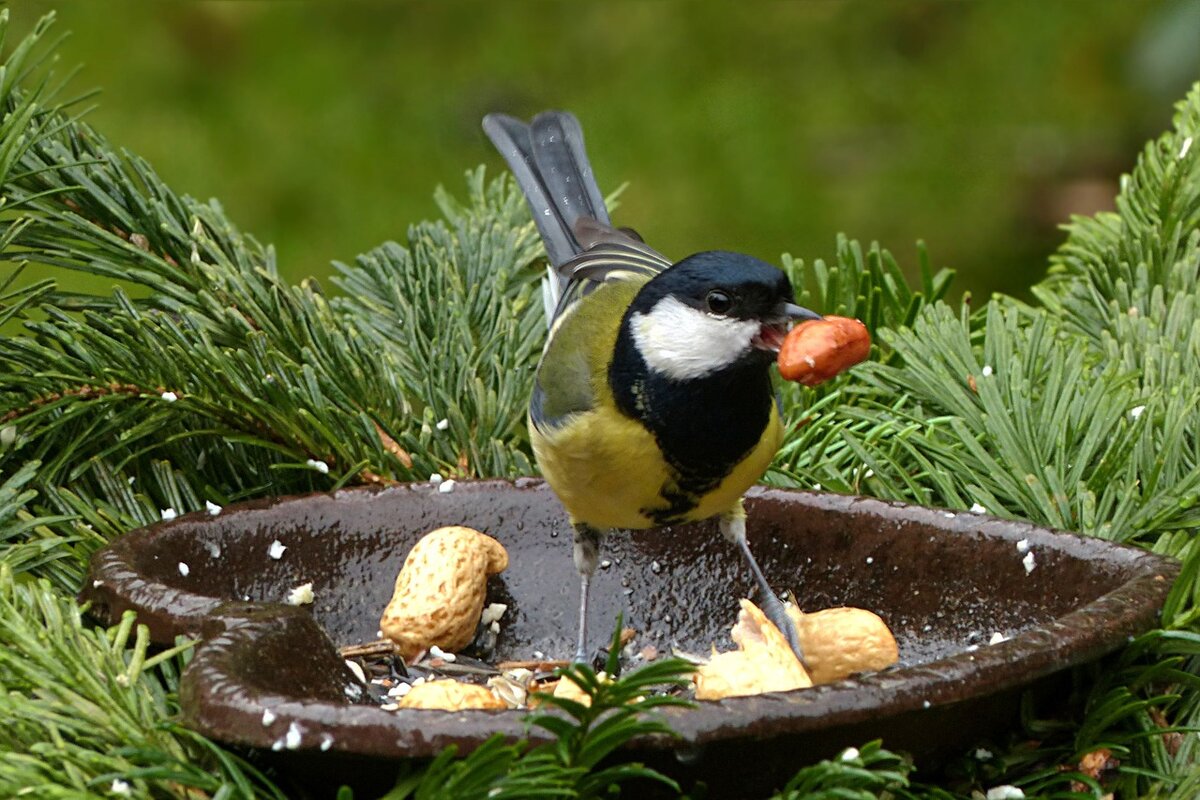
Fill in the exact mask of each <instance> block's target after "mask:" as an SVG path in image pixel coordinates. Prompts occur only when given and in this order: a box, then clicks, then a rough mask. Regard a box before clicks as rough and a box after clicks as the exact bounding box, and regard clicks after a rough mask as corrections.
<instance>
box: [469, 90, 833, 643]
mask: <svg viewBox="0 0 1200 800" xmlns="http://www.w3.org/2000/svg"><path fill="white" fill-rule="evenodd" d="M483 129H484V131H485V132H486V133H487V135H488V137H489V138H490V139H491V140H492V143H493V144H494V145H495V146H496V148H497V149H498V150H499V151H500V153H501V155H503V156H504V159H505V161H507V162H508V165H509V167H510V169H511V170H512V172H513V175H514V176H515V177H516V179H517V183H518V185H519V186H520V188H521V191H522V192H523V193H524V195H525V199H526V201H528V204H529V208H530V210H531V211H532V212H533V219H534V221H535V223H536V224H537V228H538V231H539V233H540V234H541V237H542V241H543V242H544V244H545V247H546V253H547V256H548V258H549V261H550V269H549V270H548V272H549V274H548V277H547V280H546V282H545V284H544V285H543V289H544V296H543V300H544V301H545V304H546V309H547V320H548V323H549V327H550V331H549V335H548V337H547V341H546V346H545V350H544V351H543V353H542V357H541V361H540V362H539V364H538V368H537V373H536V377H535V380H534V386H533V394H532V398H531V400H530V403H529V433H530V438H531V440H532V444H533V452H534V455H535V456H536V458H537V463H538V466H539V467H540V468H541V471H542V474H543V475H544V476H545V478H546V481H547V482H548V483H549V484H550V487H551V488H552V489H553V490H554V492H555V494H556V495H557V496H558V498H559V500H561V501H562V504H563V506H564V507H565V508H566V510H567V513H568V515H569V516H570V520H571V524H572V527H573V530H574V559H575V566H576V569H577V570H578V571H579V575H580V601H579V637H578V641H577V645H578V646H577V648H576V655H575V657H576V660H579V661H582V660H584V659H585V655H586V652H587V650H586V646H587V598H588V586H589V583H590V581H591V577H592V575H593V574H594V572H595V570H596V566H597V562H598V560H599V553H600V543H601V539H602V537H603V535H604V533H605V532H606V531H608V530H611V529H644V528H652V527H656V526H660V525H672V524H675V523H681V522H691V521H695V520H702V519H708V518H709V517H713V516H716V517H717V518H718V519H719V527H720V530H721V532H722V533H723V534H724V535H725V537H726V538H728V539H729V540H730V541H731V542H732V543H734V544H735V545H736V546H737V547H738V548H739V550H740V551H741V553H742V554H743V555H744V556H745V558H746V561H747V562H748V565H749V567H750V570H751V572H752V573H753V576H754V579H755V581H756V583H757V584H758V586H759V590H760V591H761V592H762V595H763V603H762V605H763V608H764V611H765V612H766V613H767V615H768V616H769V617H770V618H771V620H772V621H773V622H774V623H775V624H776V625H777V626H778V627H779V629H780V630H781V631H782V632H783V633H784V634H785V636H787V638H788V641H789V643H790V644H791V646H792V649H793V650H795V651H796V655H797V656H798V657H800V658H801V660H803V654H802V653H801V650H800V645H799V641H798V637H797V634H796V630H795V627H794V625H793V623H792V622H791V619H790V618H789V617H788V616H787V614H786V613H785V611H784V607H783V604H782V602H781V601H780V600H779V598H778V597H777V596H776V595H775V593H774V592H773V591H772V590H771V588H770V586H769V585H768V584H767V581H766V578H765V577H764V576H763V574H762V571H761V570H760V569H759V567H758V564H757V563H756V562H755V560H754V556H753V555H751V553H750V548H749V547H748V546H747V544H746V514H745V511H744V509H743V506H742V495H743V493H745V491H746V490H747V489H749V488H750V487H751V486H752V485H754V483H755V482H757V481H758V479H759V478H761V477H762V475H763V473H764V472H765V471H766V469H767V467H768V465H769V464H770V463H771V459H772V458H773V457H774V456H775V451H776V450H777V449H778V448H779V444H780V441H781V439H782V437H783V431H782V426H781V424H780V421H779V410H778V407H777V400H776V395H775V392H774V390H773V388H772V384H771V375H770V367H771V363H772V362H773V361H774V360H775V357H776V353H777V352H778V350H779V346H780V344H781V343H782V342H783V339H784V337H785V336H786V334H787V332H788V329H789V326H790V324H791V321H792V320H796V319H819V318H820V315H819V314H816V313H814V312H812V311H809V310H808V309H805V308H801V307H799V306H797V305H796V304H795V302H794V295H793V292H792V286H791V283H790V282H789V281H788V278H787V276H786V275H785V274H784V273H783V272H782V271H781V270H779V269H777V268H776V267H774V266H772V265H770V264H767V263H765V262H763V261H759V260H758V259H756V258H752V257H751V256H748V255H742V254H740V253H730V252H724V251H710V252H703V253H697V254H695V255H692V256H689V257H687V258H685V259H683V260H682V261H679V262H678V263H672V262H671V260H670V259H668V258H666V257H664V256H663V255H661V254H660V253H658V252H657V251H655V250H653V249H652V248H650V247H649V246H647V245H646V244H645V243H644V242H643V241H642V239H641V237H640V236H638V235H637V233H636V232H634V231H632V230H631V229H628V228H620V229H618V228H614V227H613V226H612V223H611V222H610V220H609V216H608V212H607V210H606V208H605V205H604V197H603V195H601V193H600V189H599V187H598V186H597V185H596V181H595V179H594V178H593V176H592V169H591V165H590V164H589V163H588V158H587V154H586V153H585V151H584V147H583V133H582V131H581V129H580V127H579V122H578V120H576V119H575V117H574V116H573V115H571V114H569V113H565V112H561V111H547V112H545V113H542V114H539V115H538V116H536V117H535V118H534V119H533V122H532V123H531V124H528V125H527V124H525V123H524V122H521V121H520V120H517V119H514V118H513V117H510V116H506V115H503V114H489V115H488V116H486V117H485V118H484V120H483Z"/></svg>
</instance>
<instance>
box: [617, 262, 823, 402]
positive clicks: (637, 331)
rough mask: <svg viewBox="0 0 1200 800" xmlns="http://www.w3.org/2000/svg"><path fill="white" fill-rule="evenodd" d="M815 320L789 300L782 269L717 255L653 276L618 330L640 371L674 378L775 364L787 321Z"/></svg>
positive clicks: (790, 295)
mask: <svg viewBox="0 0 1200 800" xmlns="http://www.w3.org/2000/svg"><path fill="white" fill-rule="evenodd" d="M818 316H819V315H817V314H815V313H813V312H812V311H809V310H807V309H803V308H800V307H799V306H797V305H796V304H795V302H794V295H793V293H792V284H791V282H790V281H789V280H788V278H787V275H785V274H784V273H783V271H782V270H780V269H778V268H776V267H773V266H771V265H770V264H768V263H766V262H764V261H759V260H758V259H757V258H753V257H751V256H747V255H742V254H741V253H728V252H724V251H720V250H714V251H709V252H705V253H697V254H696V255H694V256H690V257H688V258H685V259H684V260H682V261H680V262H679V263H678V264H675V265H674V266H672V267H671V268H670V269H667V270H665V271H664V272H662V273H661V274H659V275H657V276H656V277H655V278H653V279H652V280H651V281H650V282H649V283H647V284H646V285H645V286H644V287H643V288H642V290H641V291H640V292H639V293H638V295H637V297H635V298H634V300H633V302H632V303H631V304H630V306H629V310H628V312H626V315H625V320H624V322H623V326H624V327H625V328H626V329H627V330H626V333H627V334H628V335H630V336H631V337H632V341H633V344H634V346H635V347H636V349H637V351H638V352H639V354H640V355H641V357H642V359H643V360H644V361H645V362H646V365H647V366H648V367H649V368H650V369H651V370H652V371H655V372H658V373H661V374H663V375H665V376H666V377H669V378H671V379H673V380H680V381H682V380H691V379H695V378H700V377H703V376H705V375H709V374H712V373H714V372H718V371H721V370H723V369H725V368H727V367H731V366H734V365H737V364H744V363H756V362H757V363H762V364H764V365H765V364H768V363H770V362H771V361H773V360H774V358H775V354H776V352H778V350H779V346H780V345H781V344H782V343H783V338H784V336H786V335H787V330H788V325H789V323H790V321H791V320H793V319H816V318H818Z"/></svg>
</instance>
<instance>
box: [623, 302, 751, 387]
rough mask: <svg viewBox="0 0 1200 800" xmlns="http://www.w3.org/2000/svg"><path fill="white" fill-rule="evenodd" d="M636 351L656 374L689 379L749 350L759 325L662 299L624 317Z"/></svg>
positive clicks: (706, 373)
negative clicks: (647, 311) (645, 310)
mask: <svg viewBox="0 0 1200 800" xmlns="http://www.w3.org/2000/svg"><path fill="white" fill-rule="evenodd" d="M629 324H630V330H631V332H632V333H633V341H634V344H636V345H637V349H638V352H639V353H641V355H642V358H644V359H645V360H646V364H647V366H649V367H650V369H652V370H654V371H655V372H658V373H661V374H663V375H666V376H667V377H668V378H671V379H672V380H677V381H686V380H692V379H694V378H700V377H703V376H705V375H708V374H710V373H712V372H716V371H717V370H720V369H723V368H725V367H728V366H729V365H730V364H732V363H734V362H735V361H737V360H738V359H739V358H741V357H742V356H743V355H744V354H745V353H746V351H747V350H749V349H750V348H751V346H752V345H751V341H752V340H753V339H754V335H755V334H756V333H758V330H759V328H760V324H759V323H758V322H755V321H753V320H744V319H732V318H730V317H718V316H716V315H714V314H708V313H705V312H704V311H701V310H699V309H696V308H692V307H691V306H689V305H686V304H684V303H682V302H680V301H679V300H676V299H675V298H673V297H665V298H663V299H662V300H659V301H658V303H656V304H655V306H654V308H652V309H650V313H648V314H634V315H633V316H632V317H630V318H629Z"/></svg>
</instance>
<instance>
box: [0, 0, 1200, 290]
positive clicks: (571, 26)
mask: <svg viewBox="0 0 1200 800" xmlns="http://www.w3.org/2000/svg"><path fill="white" fill-rule="evenodd" d="M11 9H12V13H13V16H14V20H15V26H14V27H15V30H14V31H13V33H14V34H20V33H22V32H24V31H25V30H26V29H28V28H29V27H30V26H31V25H32V24H33V22H34V21H35V19H36V18H37V17H38V16H40V15H41V14H42V13H45V12H46V11H48V10H51V9H57V11H58V14H59V23H58V25H56V30H58V31H60V32H63V31H71V32H72V34H73V35H72V36H71V38H70V39H68V40H67V41H66V43H65V44H64V46H63V47H62V48H61V62H62V67H61V69H60V72H62V71H65V70H66V69H67V68H68V67H71V66H74V65H75V64H77V63H81V64H83V66H84V70H83V72H82V74H81V76H80V77H78V78H76V79H75V81H74V83H73V86H74V87H75V88H76V89H78V90H83V89H86V88H90V87H93V86H98V87H101V88H102V89H103V90H104V91H103V94H102V95H101V96H100V99H99V102H100V106H99V108H98V109H97V110H96V111H95V112H93V113H92V115H91V117H90V119H91V121H92V123H93V124H94V125H95V126H97V127H98V128H99V129H100V130H101V131H102V132H103V133H105V134H106V135H107V136H108V137H109V139H110V140H111V141H112V142H114V143H115V144H118V145H122V146H125V147H128V148H129V149H130V150H132V151H133V152H136V153H139V154H141V155H143V156H145V157H146V158H148V159H149V160H150V162H151V163H152V164H154V165H155V166H156V167H157V169H158V170H159V171H160V173H161V174H162V175H163V176H164V178H165V179H166V180H167V181H168V183H169V184H171V185H172V186H173V187H175V188H176V189H177V190H179V191H183V192H186V193H188V194H192V195H194V196H198V197H201V198H208V197H216V198H219V199H220V200H221V201H222V203H223V204H224V205H225V207H226V209H227V211H228V212H229V214H230V216H231V218H232V219H233V220H234V221H235V222H237V223H238V224H239V225H240V226H241V227H242V228H243V229H244V230H246V231H248V232H250V233H253V234H254V235H256V236H257V237H258V238H259V239H261V240H263V241H266V242H272V243H274V244H275V245H276V247H277V249H278V251H279V254H280V263H281V265H282V267H283V269H284V270H285V271H286V273H287V274H288V276H289V277H291V278H293V279H295V280H299V279H300V278H302V277H304V276H307V275H316V276H318V277H320V276H323V275H326V274H328V273H329V271H330V268H329V262H330V261H331V260H332V259H339V260H347V259H351V258H353V256H354V255H355V254H357V253H359V252H361V251H364V250H366V249H369V248H371V247H373V246H374V245H376V244H378V243H379V242H382V241H384V240H386V239H392V238H402V237H403V235H404V232H405V228H406V226H407V225H408V224H409V223H411V222H415V221H417V220H420V219H423V218H426V217H429V216H431V215H433V214H435V213H436V212H435V209H434V206H433V203H432V201H431V199H430V194H431V190H432V189H433V187H434V186H436V185H437V184H439V183H441V184H444V185H446V186H447V187H448V188H450V189H451V190H452V191H459V190H460V189H461V187H462V179H461V176H462V172H463V170H464V169H466V168H468V167H471V166H473V165H475V164H478V163H479V162H481V161H483V162H486V163H487V164H488V165H489V168H490V169H492V170H498V169H500V166H501V163H500V160H499V158H498V156H496V155H495V154H494V153H493V152H492V150H491V148H490V146H489V145H488V144H487V142H486V140H485V139H484V137H483V135H482V134H481V132H480V130H479V119H480V117H481V116H482V115H483V114H484V113H485V112H487V111H492V110H507V111H509V112H511V113H515V114H518V115H522V116H528V115H530V114H532V113H534V112H536V111H539V110H541V109H543V108H547V107H561V108H568V109H571V110H573V111H575V112H576V113H577V114H578V116H579V117H580V118H581V120H582V121H583V124H584V129H585V131H586V133H587V136H588V144H589V150H590V152H591V155H592V162H593V165H594V166H595V169H596V173H597V175H598V176H599V178H600V180H601V184H602V187H603V188H604V189H605V190H606V191H607V190H611V189H613V188H615V187H616V186H618V185H620V184H621V183H623V182H626V181H628V182H629V183H630V187H629V189H628V191H626V193H625V195H624V196H623V199H622V207H621V209H620V211H619V213H618V215H617V221H618V222H619V223H620V224H628V225H632V226H634V227H636V228H638V229H639V230H640V231H641V233H642V234H643V236H644V237H645V238H646V240H647V241H649V242H650V243H652V244H653V245H655V246H656V247H658V248H659V249H660V250H662V251H663V252H665V253H667V254H668V255H672V256H675V257H681V256H683V255H686V254H687V253H690V252H694V251H696V250H701V249H708V248H714V247H721V248H728V249H736V250H743V251H746V252H749V253H753V254H755V255H758V256H760V257H763V258H766V259H768V260H777V259H778V256H779V254H780V253H781V252H784V251H787V252H790V253H792V254H794V255H796V256H798V257H802V258H806V259H811V258H815V257H830V256H831V255H832V253H833V249H834V237H835V234H836V233H837V232H839V231H845V232H846V233H848V234H849V235H851V236H854V237H857V238H860V239H863V240H866V241H869V240H879V241H880V242H881V243H882V244H884V245H885V246H887V247H889V248H891V249H892V250H893V252H895V253H896V254H897V256H898V257H899V258H900V260H901V262H902V263H904V264H905V265H906V266H908V267H912V266H913V265H914V264H915V260H916V259H915V254H914V249H913V243H914V242H915V241H916V240H917V239H919V238H920V239H924V240H925V241H926V242H927V243H928V245H929V248H930V251H931V254H932V256H933V260H934V262H935V263H936V264H937V265H939V266H950V267H954V268H956V269H958V270H959V273H960V276H961V280H960V282H959V283H958V287H959V289H967V290H971V291H973V292H974V293H976V295H979V294H981V293H988V292H991V291H1005V292H1009V293H1014V294H1018V295H1024V294H1025V290H1026V288H1027V286H1028V285H1029V284H1030V283H1031V282H1032V281H1033V280H1036V278H1037V277H1038V276H1039V275H1040V274H1041V272H1042V270H1043V269H1044V266H1045V259H1046V256H1047V255H1048V254H1049V253H1050V252H1051V251H1052V250H1053V248H1054V247H1055V246H1056V245H1057V243H1058V242H1059V241H1060V239H1061V236H1062V234H1061V231H1059V230H1058V229H1057V226H1058V225H1059V224H1060V223H1062V222H1063V221H1065V220H1066V219H1067V217H1068V215H1069V214H1071V213H1092V212H1094V211H1096V210H1097V209H1099V208H1103V207H1107V206H1109V205H1110V204H1111V198H1112V195H1113V194H1114V192H1115V191H1116V185H1117V178H1118V176H1119V174H1120V173H1121V172H1123V171H1126V170H1128V169H1129V167H1130V166H1131V165H1132V163H1133V159H1134V158H1135V156H1136V154H1137V152H1138V150H1139V149H1140V147H1141V146H1142V144H1143V142H1144V141H1145V140H1146V139H1147V138H1149V137H1151V136H1154V135H1157V134H1158V133H1159V132H1160V131H1161V130H1162V129H1163V128H1164V127H1165V126H1166V125H1167V124H1168V123H1169V120H1170V116H1171V105H1172V103H1173V102H1174V101H1175V100H1176V99H1178V98H1179V97H1181V96H1182V94H1183V93H1184V91H1185V90H1186V88H1187V86H1188V85H1189V84H1190V82H1191V81H1193V80H1195V79H1196V78H1197V77H1200V47H1198V46H1197V43H1198V42H1200V2H1195V0H1179V1H1177V2H1162V3H1156V2H1137V3H1134V2H1098V1H1092V2H1084V1H1083V0H1078V1H1077V2H1052V3H1047V2H991V3H981V2H980V3H968V2H884V1H883V0H858V1H857V2H851V1H849V0H847V1H844V2H841V1H838V0H821V1H819V2H770V3H740V4H734V3H729V4H714V3H688V2H669V1H667V0H660V1H659V2H641V3H638V2H610V3H595V4H582V3H567V2H562V3H549V2H539V3H528V4H516V3H470V4H458V3H435V2H406V3H387V4H383V3H371V2H354V3H307V2H241V3H235V2H145V1H140V2H132V1H130V0H107V1H106V2H95V0H57V1H56V2H42V1H41V0H21V2H19V3H15V4H13V5H12V6H11ZM15 41H16V37H15V36H12V35H11V34H10V44H11V43H13V42H15Z"/></svg>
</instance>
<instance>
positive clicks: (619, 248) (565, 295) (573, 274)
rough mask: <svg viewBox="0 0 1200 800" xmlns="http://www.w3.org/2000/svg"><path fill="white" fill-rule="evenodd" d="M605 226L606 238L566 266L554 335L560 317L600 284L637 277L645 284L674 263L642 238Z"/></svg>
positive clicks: (554, 323)
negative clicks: (565, 282) (635, 237)
mask: <svg viewBox="0 0 1200 800" xmlns="http://www.w3.org/2000/svg"><path fill="white" fill-rule="evenodd" d="M587 223H589V224H590V225H595V226H596V227H597V228H598V227H599V225H598V223H596V221H595V220H592V219H589V220H587ZM603 227H604V228H605V229H606V231H605V232H604V234H605V238H604V239H602V240H598V241H596V242H595V243H594V244H592V245H591V247H590V248H589V249H587V250H585V251H584V252H582V253H580V254H579V255H577V256H575V258H574V259H572V260H571V261H570V262H569V263H568V264H567V265H564V267H563V269H562V272H563V273H564V274H567V275H569V276H570V278H569V280H568V281H567V285H566V287H565V288H564V289H563V290H562V295H561V296H560V297H559V298H558V304H557V306H555V309H554V314H553V316H551V318H550V336H551V337H553V336H554V329H555V326H556V325H557V324H558V323H559V321H560V320H562V319H563V318H564V317H565V316H567V315H568V314H570V312H571V310H572V309H573V308H574V307H575V305H576V304H577V303H578V302H579V301H580V300H582V299H583V298H585V297H587V296H588V295H589V294H591V293H592V292H594V291H596V289H597V287H599V286H602V285H604V284H606V283H612V282H614V281H635V282H637V283H638V284H642V283H645V282H646V281H648V280H650V279H651V278H653V277H654V276H655V275H657V274H658V273H660V272H662V271H663V270H665V269H666V268H667V267H669V266H671V262H670V260H669V259H668V258H667V257H666V256H664V255H662V254H661V253H659V252H658V251H656V250H654V249H653V248H651V247H649V246H647V245H646V244H645V243H644V242H642V241H641V240H639V239H634V238H633V237H632V236H630V235H629V234H627V233H626V232H624V231H618V230H616V229H614V228H611V227H609V226H607V225H605V226H603Z"/></svg>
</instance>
